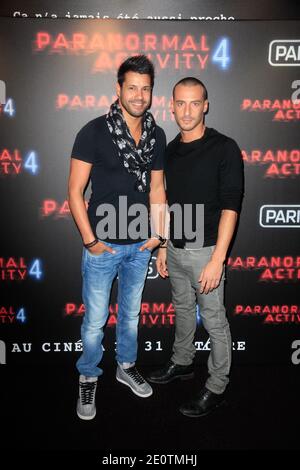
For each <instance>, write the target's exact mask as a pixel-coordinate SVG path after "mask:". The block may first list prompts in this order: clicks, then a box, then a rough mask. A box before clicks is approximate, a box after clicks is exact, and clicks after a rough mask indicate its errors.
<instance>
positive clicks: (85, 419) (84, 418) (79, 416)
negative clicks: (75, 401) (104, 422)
mask: <svg viewBox="0 0 300 470" xmlns="http://www.w3.org/2000/svg"><path fill="white" fill-rule="evenodd" d="M76 412H77V416H78V418H80V419H83V420H84V421H89V420H90V419H94V418H95V416H96V411H95V413H94V414H93V415H92V416H85V415H81V414H80V413H78V411H77V410H76Z"/></svg>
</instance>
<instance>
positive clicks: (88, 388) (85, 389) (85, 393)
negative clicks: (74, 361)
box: [80, 382, 97, 405]
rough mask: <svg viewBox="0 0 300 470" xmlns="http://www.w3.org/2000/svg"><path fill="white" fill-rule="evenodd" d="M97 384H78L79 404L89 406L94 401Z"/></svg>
mask: <svg viewBox="0 0 300 470" xmlns="http://www.w3.org/2000/svg"><path fill="white" fill-rule="evenodd" d="M96 386H97V382H80V392H81V403H82V404H83V405H91V404H92V403H93V401H94V396H95V391H96Z"/></svg>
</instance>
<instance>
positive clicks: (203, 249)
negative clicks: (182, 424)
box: [149, 77, 243, 417]
mask: <svg viewBox="0 0 300 470" xmlns="http://www.w3.org/2000/svg"><path fill="white" fill-rule="evenodd" d="M172 108H173V112H174V116H175V119H176V122H177V124H178V126H179V129H180V133H179V134H178V135H177V137H176V138H175V139H174V140H173V141H172V142H170V143H169V144H168V147H167V151H166V163H165V174H166V185H167V198H168V204H169V205H170V208H171V207H172V205H174V206H175V205H177V207H178V206H179V207H180V208H181V210H182V212H184V211H185V210H186V208H187V207H188V206H191V208H192V210H191V212H190V213H191V217H190V218H189V220H188V219H187V218H185V216H184V217H182V221H183V222H184V223H182V221H181V223H182V225H183V226H180V227H179V228H180V229H181V230H178V223H177V222H178V221H177V222H176V220H175V219H176V217H175V216H176V213H175V212H172V211H171V214H170V215H171V219H170V241H169V242H168V247H167V250H166V249H162V248H161V249H160V250H159V252H158V255H157V269H158V272H159V274H160V275H161V276H162V277H166V276H168V275H169V277H170V281H171V288H172V300H173V304H174V307H175V312H176V321H175V341H174V345H173V354H172V357H171V360H170V361H169V362H168V363H167V364H166V366H165V367H163V368H162V369H160V370H158V371H154V372H153V373H152V374H151V375H150V376H149V381H150V382H153V383H159V384H166V383H169V382H171V381H173V380H175V379H182V380H186V379H189V378H192V377H193V375H194V371H193V359H194V356H195V353H196V350H195V346H194V343H193V341H194V336H195V331H196V326H197V321H196V303H198V306H199V309H200V316H201V320H202V323H203V326H204V328H205V329H206V331H207V332H208V334H209V336H210V346H211V352H210V355H209V358H208V372H209V377H208V378H207V380H206V382H205V384H204V386H203V388H202V389H201V390H200V391H199V392H198V394H197V395H196V396H195V398H194V399H192V400H191V401H190V402H187V403H185V404H183V405H182V406H181V407H180V412H181V413H183V414H184V415H186V416H189V417H198V416H203V415H206V414H208V413H210V412H211V411H213V410H215V409H216V408H217V407H218V406H220V405H221V404H222V403H223V402H224V392H225V389H226V386H227V384H228V382H229V378H228V374H229V371H230V365H231V349H232V345H231V334H230V329H229V324H228V320H227V318H226V311H225V307H224V279H225V272H224V262H225V258H226V254H227V251H228V248H229V245H230V242H231V240H232V237H233V234H234V231H235V227H236V222H237V218H238V214H239V212H240V208H241V200H242V195H243V161H242V156H241V152H240V149H239V147H238V146H237V144H236V143H235V141H234V140H233V139H231V138H230V137H227V136H225V135H223V134H221V133H219V132H218V131H216V130H215V129H213V128H210V127H206V126H205V124H204V115H205V113H206V112H207V110H208V98H207V90H206V87H205V85H204V84H203V83H202V82H201V81H200V80H198V79H197V78H194V77H187V78H183V79H182V80H180V81H179V82H178V83H177V84H176V85H175V87H174V89H173V102H172ZM197 206H198V207H201V206H202V208H203V212H202V215H203V220H202V222H201V220H200V223H199V220H198V221H197V220H196V219H197V214H200V215H201V211H199V212H197ZM199 218H200V219H201V217H199ZM187 220H188V222H189V225H191V226H192V227H198V232H199V233H197V230H196V231H195V230H194V231H195V232H196V234H195V236H194V239H189V238H190V237H187V236H185V235H186V229H188V228H189V227H186V226H185V224H186V221H187ZM176 231H177V232H178V233H176ZM190 233H191V231H190Z"/></svg>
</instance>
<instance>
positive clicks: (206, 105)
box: [203, 100, 208, 113]
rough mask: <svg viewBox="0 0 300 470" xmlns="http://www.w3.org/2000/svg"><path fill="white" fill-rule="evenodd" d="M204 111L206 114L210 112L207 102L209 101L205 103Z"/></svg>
mask: <svg viewBox="0 0 300 470" xmlns="http://www.w3.org/2000/svg"><path fill="white" fill-rule="evenodd" d="M203 111H204V112H205V113H207V111H208V101H207V100H205V102H204V108H203Z"/></svg>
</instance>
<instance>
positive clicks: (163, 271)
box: [156, 248, 169, 278]
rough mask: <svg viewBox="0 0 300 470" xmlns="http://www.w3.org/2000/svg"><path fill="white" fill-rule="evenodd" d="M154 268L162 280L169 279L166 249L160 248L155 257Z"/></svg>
mask: <svg viewBox="0 0 300 470" xmlns="http://www.w3.org/2000/svg"><path fill="white" fill-rule="evenodd" d="M156 268H157V271H158V273H159V275H160V276H161V277H162V278H166V277H169V273H168V266H167V249H166V248H160V249H159V250H158V253H157V257H156Z"/></svg>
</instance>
